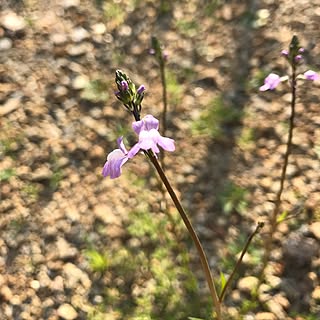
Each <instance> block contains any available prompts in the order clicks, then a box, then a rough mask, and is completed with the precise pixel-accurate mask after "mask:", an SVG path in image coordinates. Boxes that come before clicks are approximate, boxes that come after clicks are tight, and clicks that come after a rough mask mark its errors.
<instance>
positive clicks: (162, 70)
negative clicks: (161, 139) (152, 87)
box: [160, 57, 168, 136]
mask: <svg viewBox="0 0 320 320" xmlns="http://www.w3.org/2000/svg"><path fill="white" fill-rule="evenodd" d="M160 77H161V84H162V102H163V110H162V128H161V135H163V136H165V135H166V131H167V110H168V100H167V83H166V74H165V62H164V61H163V57H161V61H160Z"/></svg>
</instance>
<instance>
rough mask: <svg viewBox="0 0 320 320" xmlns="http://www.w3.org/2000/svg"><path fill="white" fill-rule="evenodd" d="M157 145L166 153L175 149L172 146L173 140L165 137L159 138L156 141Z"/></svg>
mask: <svg viewBox="0 0 320 320" xmlns="http://www.w3.org/2000/svg"><path fill="white" fill-rule="evenodd" d="M157 143H158V145H159V146H160V147H161V148H162V149H164V150H167V151H171V152H172V151H174V150H175V149H176V147H175V145H174V140H173V139H170V138H166V137H162V136H160V137H159V138H158V140H157Z"/></svg>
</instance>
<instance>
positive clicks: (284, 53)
mask: <svg viewBox="0 0 320 320" xmlns="http://www.w3.org/2000/svg"><path fill="white" fill-rule="evenodd" d="M281 54H282V55H283V56H286V57H287V56H288V54H289V51H288V50H282V51H281Z"/></svg>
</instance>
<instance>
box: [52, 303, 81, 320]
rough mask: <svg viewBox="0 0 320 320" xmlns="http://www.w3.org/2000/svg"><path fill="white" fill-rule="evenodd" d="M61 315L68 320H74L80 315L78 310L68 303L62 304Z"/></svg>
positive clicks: (59, 312)
mask: <svg viewBox="0 0 320 320" xmlns="http://www.w3.org/2000/svg"><path fill="white" fill-rule="evenodd" d="M57 312H58V315H59V317H61V318H63V319H66V320H73V319H76V318H77V316H78V313H77V311H76V310H75V309H74V308H73V307H72V306H71V305H70V304H68V303H64V304H62V305H61V306H60V307H59V308H58V310H57Z"/></svg>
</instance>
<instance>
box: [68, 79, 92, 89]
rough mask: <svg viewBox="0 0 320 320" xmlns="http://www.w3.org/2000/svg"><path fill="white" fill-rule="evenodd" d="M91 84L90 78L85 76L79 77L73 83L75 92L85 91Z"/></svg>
mask: <svg viewBox="0 0 320 320" xmlns="http://www.w3.org/2000/svg"><path fill="white" fill-rule="evenodd" d="M88 82H89V78H88V77H87V76H85V75H79V76H77V77H75V78H74V79H73V81H72V88H73V89H75V90H81V89H84V88H85V87H86V86H87V84H88Z"/></svg>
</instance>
